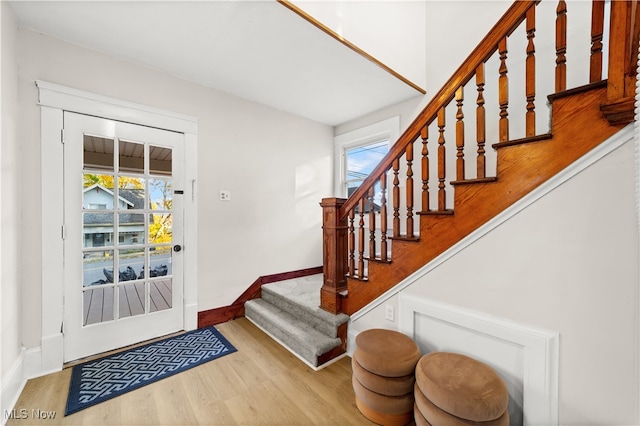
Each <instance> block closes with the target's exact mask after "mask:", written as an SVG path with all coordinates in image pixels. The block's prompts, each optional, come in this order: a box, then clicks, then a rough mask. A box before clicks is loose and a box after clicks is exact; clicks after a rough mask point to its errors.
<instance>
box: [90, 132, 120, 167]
mask: <svg viewBox="0 0 640 426" xmlns="http://www.w3.org/2000/svg"><path fill="white" fill-rule="evenodd" d="M83 142H84V157H83V158H84V170H89V169H90V170H104V171H111V172H113V144H114V141H113V139H109V138H101V137H98V136H91V135H84V140H83Z"/></svg>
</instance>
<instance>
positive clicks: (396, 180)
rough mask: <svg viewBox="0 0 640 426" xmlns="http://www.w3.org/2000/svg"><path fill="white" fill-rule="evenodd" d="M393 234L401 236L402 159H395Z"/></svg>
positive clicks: (393, 166)
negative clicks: (399, 175)
mask: <svg viewBox="0 0 640 426" xmlns="http://www.w3.org/2000/svg"><path fill="white" fill-rule="evenodd" d="M392 168H393V236H394V237H399V236H400V179H399V178H398V173H399V171H400V160H398V159H395V160H393V165H392Z"/></svg>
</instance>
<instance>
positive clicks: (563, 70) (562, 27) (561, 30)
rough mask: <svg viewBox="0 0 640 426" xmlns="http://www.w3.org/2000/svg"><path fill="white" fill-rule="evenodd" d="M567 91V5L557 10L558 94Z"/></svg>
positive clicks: (559, 3)
mask: <svg viewBox="0 0 640 426" xmlns="http://www.w3.org/2000/svg"><path fill="white" fill-rule="evenodd" d="M566 89H567V3H566V2H565V1H564V0H560V1H559V2H558V7H557V8H556V93H558V92H562V91H564V90H566Z"/></svg>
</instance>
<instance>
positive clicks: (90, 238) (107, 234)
mask: <svg viewBox="0 0 640 426" xmlns="http://www.w3.org/2000/svg"><path fill="white" fill-rule="evenodd" d="M82 232H83V234H84V238H83V245H84V247H85V248H92V247H111V246H113V213H89V212H87V213H83V214H82Z"/></svg>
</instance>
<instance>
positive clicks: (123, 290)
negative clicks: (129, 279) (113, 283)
mask: <svg viewBox="0 0 640 426" xmlns="http://www.w3.org/2000/svg"><path fill="white" fill-rule="evenodd" d="M118 299H119V304H118V307H119V309H118V312H119V318H127V317H133V316H136V315H142V314H144V313H145V301H146V296H145V283H144V281H138V282H135V283H127V284H121V285H119V286H118Z"/></svg>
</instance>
